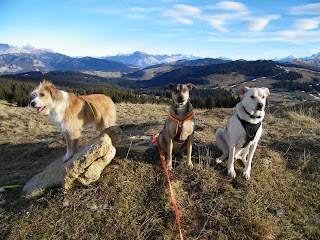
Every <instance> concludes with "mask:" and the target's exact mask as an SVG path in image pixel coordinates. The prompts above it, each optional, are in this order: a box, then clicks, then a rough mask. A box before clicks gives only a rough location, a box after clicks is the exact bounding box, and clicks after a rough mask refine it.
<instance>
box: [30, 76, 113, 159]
mask: <svg viewBox="0 0 320 240" xmlns="http://www.w3.org/2000/svg"><path fill="white" fill-rule="evenodd" d="M31 98H32V101H31V102H30V105H31V106H32V107H33V108H35V109H36V111H37V112H38V113H42V114H44V115H47V116H48V117H49V119H50V120H52V121H53V122H54V123H56V124H57V126H58V128H59V130H60V131H61V132H62V133H63V135H64V137H65V139H66V143H67V152H66V154H65V155H64V157H63V160H64V161H67V160H69V159H70V158H71V157H72V156H73V155H74V154H75V153H76V152H77V151H78V142H79V138H80V136H81V131H82V129H83V128H84V127H85V126H88V125H93V126H95V127H96V129H97V130H99V131H103V130H104V129H105V128H108V127H110V126H113V125H115V122H116V107H115V104H114V103H113V101H112V99H111V98H110V97H108V96H105V95H102V94H91V95H85V96H77V95H75V94H73V93H70V92H65V91H61V90H59V89H57V88H56V87H55V86H54V85H53V84H52V83H51V82H48V81H46V80H44V81H42V82H41V83H40V84H39V86H38V87H36V88H35V89H34V90H33V91H32V93H31Z"/></svg>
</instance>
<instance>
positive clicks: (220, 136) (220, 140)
mask: <svg viewBox="0 0 320 240" xmlns="http://www.w3.org/2000/svg"><path fill="white" fill-rule="evenodd" d="M225 134H226V130H225V129H223V128H218V129H217V132H216V141H217V145H218V147H219V149H220V150H221V151H222V155H221V156H220V157H218V158H216V163H221V162H222V161H223V160H225V159H227V158H228V156H229V147H228V143H227V141H226V139H225Z"/></svg>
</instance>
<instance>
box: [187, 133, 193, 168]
mask: <svg viewBox="0 0 320 240" xmlns="http://www.w3.org/2000/svg"><path fill="white" fill-rule="evenodd" d="M192 143H193V135H191V136H189V137H188V139H187V164H188V167H189V168H190V169H192V168H193V164H192V161H191V154H192Z"/></svg>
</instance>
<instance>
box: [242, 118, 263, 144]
mask: <svg viewBox="0 0 320 240" xmlns="http://www.w3.org/2000/svg"><path fill="white" fill-rule="evenodd" d="M237 117H238V119H239V121H240V123H241V125H242V126H243V128H244V130H245V131H246V142H245V143H244V144H243V148H244V147H246V146H247V145H248V144H249V142H251V141H252V140H253V139H254V138H255V136H256V134H257V131H258V129H259V128H260V126H261V123H262V122H258V123H257V124H252V123H249V122H247V121H245V120H243V119H241V118H240V117H239V115H238V114H237Z"/></svg>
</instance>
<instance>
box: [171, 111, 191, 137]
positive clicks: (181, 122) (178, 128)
mask: <svg viewBox="0 0 320 240" xmlns="http://www.w3.org/2000/svg"><path fill="white" fill-rule="evenodd" d="M169 117H170V119H171V120H172V121H175V122H176V123H177V125H176V136H175V137H174V140H175V141H176V142H180V136H181V133H182V128H183V125H184V124H185V123H186V121H188V120H190V119H192V118H193V117H194V112H193V110H191V111H190V112H188V114H187V115H186V116H184V117H183V118H180V117H179V116H177V115H176V114H174V113H173V112H170V114H169Z"/></svg>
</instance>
